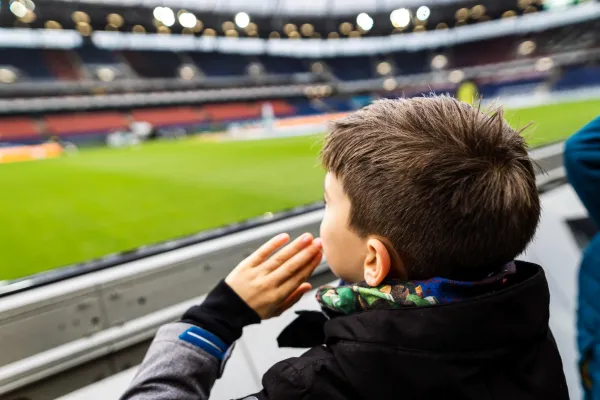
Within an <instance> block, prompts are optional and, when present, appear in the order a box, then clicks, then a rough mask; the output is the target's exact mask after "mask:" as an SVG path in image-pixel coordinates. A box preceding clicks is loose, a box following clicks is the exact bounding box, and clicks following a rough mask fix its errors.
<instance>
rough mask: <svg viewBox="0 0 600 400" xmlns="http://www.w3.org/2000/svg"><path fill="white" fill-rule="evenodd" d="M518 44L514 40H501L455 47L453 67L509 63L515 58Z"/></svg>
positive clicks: (453, 50)
mask: <svg viewBox="0 0 600 400" xmlns="http://www.w3.org/2000/svg"><path fill="white" fill-rule="evenodd" d="M516 43H517V42H516V40H515V39H513V38H500V39H490V40H483V41H481V42H475V43H466V44H461V45H458V46H455V47H454V48H453V49H452V54H453V59H452V61H451V62H452V66H453V67H455V68H461V67H472V66H476V65H487V64H495V63H500V62H505V61H509V60H511V59H513V58H514V57H515V53H516V50H517V44H516Z"/></svg>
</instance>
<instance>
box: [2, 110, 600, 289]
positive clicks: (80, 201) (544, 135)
mask: <svg viewBox="0 0 600 400" xmlns="http://www.w3.org/2000/svg"><path fill="white" fill-rule="evenodd" d="M599 111H600V101H589V102H582V103H570V104H560V105H552V106H545V107H538V108H531V109H524V110H519V111H508V112H507V113H506V116H507V118H509V120H510V121H511V123H512V124H513V125H515V126H522V125H524V124H526V123H528V122H530V121H532V120H533V121H535V122H536V127H535V128H534V129H532V130H530V131H529V133H528V136H529V140H530V143H531V144H532V146H535V145H541V144H544V143H548V142H554V141H557V140H560V139H563V138H565V137H568V136H569V135H570V134H572V133H573V132H575V131H576V130H577V129H578V128H580V127H581V126H583V125H584V124H585V123H586V122H587V121H589V120H591V119H592V118H593V117H595V116H596V115H597V114H598V113H599ZM319 146H320V141H319V138H318V137H314V136H313V137H301V138H291V139H273V140H264V141H249V142H220V143H219V142H205V141H200V140H197V139H188V140H184V141H175V142H160V143H153V144H147V145H143V146H142V147H139V148H131V149H118V150H115V149H98V150H88V151H83V152H81V153H79V154H77V155H74V156H68V157H63V158H60V159H54V160H45V161H37V162H27V163H19V164H5V165H0V224H1V228H0V243H1V247H2V255H1V256H0V280H8V279H13V278H17V277H22V276H26V275H30V274H33V273H37V272H41V271H44V270H48V269H51V268H55V267H58V266H62V265H67V264H71V263H75V262H79V261H83V260H87V259H90V258H94V257H99V256H102V255H106V254H109V253H114V252H118V251H123V250H128V249H132V248H135V247H138V246H140V245H144V244H151V243H155V242H159V241H162V240H166V239H170V238H176V237H180V236H184V235H187V234H192V233H195V232H198V231H201V230H204V229H209V228H213V227H217V226H220V225H223V224H227V223H231V222H236V221H240V220H244V219H247V218H250V217H254V216H258V215H261V214H263V213H265V212H277V211H279V210H282V209H285V208H289V207H293V206H297V205H301V204H306V203H310V202H313V201H316V200H319V199H320V198H321V196H322V179H323V176H324V172H323V171H322V170H321V168H320V167H319V165H318V162H317V154H318V151H319Z"/></svg>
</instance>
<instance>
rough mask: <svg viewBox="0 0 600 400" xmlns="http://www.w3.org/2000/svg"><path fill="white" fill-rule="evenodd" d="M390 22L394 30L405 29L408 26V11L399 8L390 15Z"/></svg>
mask: <svg viewBox="0 0 600 400" xmlns="http://www.w3.org/2000/svg"><path fill="white" fill-rule="evenodd" d="M390 21H392V25H394V27H396V28H406V27H407V26H408V24H410V11H408V9H407V8H399V9H397V10H394V11H392V12H391V14H390Z"/></svg>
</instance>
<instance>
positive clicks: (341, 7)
mask: <svg viewBox="0 0 600 400" xmlns="http://www.w3.org/2000/svg"><path fill="white" fill-rule="evenodd" d="M59 1H64V2H68V3H81V4H86V3H87V4H99V5H100V4H101V5H118V6H129V7H158V6H163V7H164V6H166V7H173V8H185V9H187V10H190V11H206V12H211V13H237V12H239V11H245V12H247V13H250V14H254V15H298V16H300V15H302V16H304V15H315V16H325V15H339V16H341V15H351V14H357V13H361V12H372V13H374V12H383V11H390V10H393V9H396V8H399V7H418V6H422V5H428V6H431V5H440V4H452V3H474V1H473V0H202V1H198V0H59Z"/></svg>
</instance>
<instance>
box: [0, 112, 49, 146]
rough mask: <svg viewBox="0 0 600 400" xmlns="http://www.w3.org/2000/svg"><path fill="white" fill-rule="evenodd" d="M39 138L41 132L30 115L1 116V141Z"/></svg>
mask: <svg viewBox="0 0 600 400" xmlns="http://www.w3.org/2000/svg"><path fill="white" fill-rule="evenodd" d="M39 138H40V132H39V129H38V126H37V124H36V123H35V121H34V120H33V119H31V118H28V117H3V118H0V142H21V141H28V140H31V139H39Z"/></svg>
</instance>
